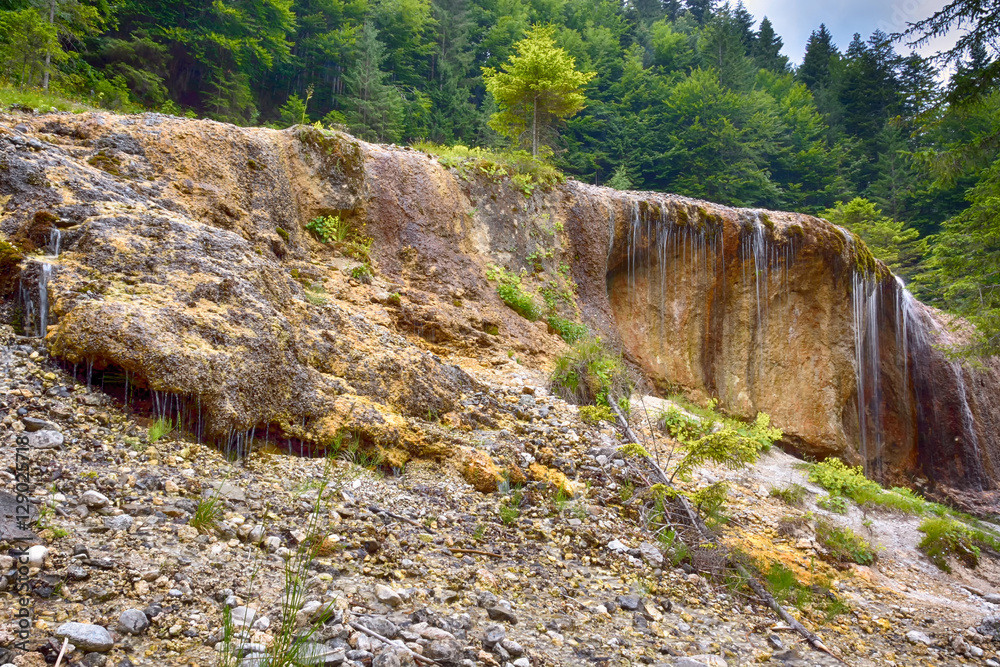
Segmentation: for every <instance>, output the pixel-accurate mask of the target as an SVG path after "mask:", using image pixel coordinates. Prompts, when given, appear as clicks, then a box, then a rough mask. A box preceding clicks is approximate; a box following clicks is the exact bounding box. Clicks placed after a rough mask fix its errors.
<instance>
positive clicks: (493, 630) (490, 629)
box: [483, 625, 507, 647]
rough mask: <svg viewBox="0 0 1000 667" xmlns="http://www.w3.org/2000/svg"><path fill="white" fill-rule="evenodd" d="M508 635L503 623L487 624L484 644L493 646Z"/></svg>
mask: <svg viewBox="0 0 1000 667" xmlns="http://www.w3.org/2000/svg"><path fill="white" fill-rule="evenodd" d="M506 636H507V631H506V630H504V627H503V626H502V625H487V626H486V630H485V631H484V632H483V644H485V645H486V646H487V647H492V646H494V645H496V644H499V643H500V642H502V641H503V640H504V637H506Z"/></svg>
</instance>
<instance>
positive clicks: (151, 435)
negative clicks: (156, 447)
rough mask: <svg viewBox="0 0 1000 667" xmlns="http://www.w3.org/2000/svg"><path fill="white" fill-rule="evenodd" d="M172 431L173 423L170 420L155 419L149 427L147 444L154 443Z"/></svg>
mask: <svg viewBox="0 0 1000 667" xmlns="http://www.w3.org/2000/svg"><path fill="white" fill-rule="evenodd" d="M173 430H174V423H173V422H172V421H171V420H169V419H163V418H160V419H157V420H156V421H155V422H153V424H152V425H151V426H150V427H149V432H148V434H147V437H148V439H149V443H150V444H153V443H155V442H156V441H157V440H159V439H160V438H162V437H164V436H166V435H169V434H170V433H171V432H172V431H173Z"/></svg>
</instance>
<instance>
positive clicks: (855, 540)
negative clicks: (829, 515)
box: [816, 519, 877, 565]
mask: <svg viewBox="0 0 1000 667" xmlns="http://www.w3.org/2000/svg"><path fill="white" fill-rule="evenodd" d="M816 541H817V542H818V543H819V544H820V545H821V546H823V547H824V548H825V549H826V550H827V551H828V552H829V553H830V556H831V557H832V558H833V559H834V560H836V561H837V562H839V563H857V564H858V565H871V564H872V563H874V562H875V560H876V558H877V555H876V554H875V550H874V549H873V548H872V545H871V544H869V543H868V542H867V540H865V539H864V538H863V537H861V536H860V535H858V534H857V533H855V532H854V531H853V530H851V529H850V528H848V527H846V526H836V525H834V524H833V523H831V522H829V521H826V520H825V519H819V520H817V521H816Z"/></svg>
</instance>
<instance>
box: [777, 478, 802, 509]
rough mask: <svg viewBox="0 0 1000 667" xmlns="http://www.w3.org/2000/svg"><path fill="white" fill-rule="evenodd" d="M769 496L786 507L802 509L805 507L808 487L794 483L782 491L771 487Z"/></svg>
mask: <svg viewBox="0 0 1000 667" xmlns="http://www.w3.org/2000/svg"><path fill="white" fill-rule="evenodd" d="M768 495H769V496H771V497H772V498H777V499H778V500H780V501H781V502H783V503H785V504H786V505H791V506H792V507H802V506H803V505H805V500H806V487H804V486H802V485H801V484H794V483H793V484H789V485H788V486H785V487H782V488H780V489H779V488H778V487H776V486H773V487H771V490H770V491H768Z"/></svg>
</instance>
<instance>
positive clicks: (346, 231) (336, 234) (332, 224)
mask: <svg viewBox="0 0 1000 667" xmlns="http://www.w3.org/2000/svg"><path fill="white" fill-rule="evenodd" d="M306 229H308V230H309V231H310V232H312V233H313V235H314V236H315V237H316V239H317V240H318V241H319V242H320V243H329V242H330V241H337V242H338V243H339V242H343V241H346V240H347V238H348V237H349V236H350V234H351V228H350V226H349V225H348V224H347V222H346V221H343V220H341V219H340V216H339V215H321V216H319V217H318V218H313V219H312V220H310V221H309V222H307V223H306Z"/></svg>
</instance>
